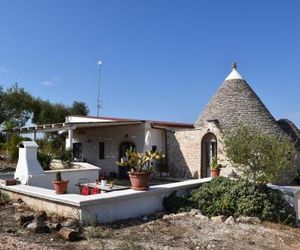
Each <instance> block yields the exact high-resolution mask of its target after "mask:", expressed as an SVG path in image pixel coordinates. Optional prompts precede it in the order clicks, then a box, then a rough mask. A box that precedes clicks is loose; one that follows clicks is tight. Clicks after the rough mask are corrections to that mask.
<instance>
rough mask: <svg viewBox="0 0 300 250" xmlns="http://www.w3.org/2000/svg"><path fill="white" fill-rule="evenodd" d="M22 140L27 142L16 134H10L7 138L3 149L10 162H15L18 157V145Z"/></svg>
mask: <svg viewBox="0 0 300 250" xmlns="http://www.w3.org/2000/svg"><path fill="white" fill-rule="evenodd" d="M24 140H28V139H26V138H23V137H21V136H19V135H17V134H11V135H10V136H9V139H8V141H7V142H6V143H5V144H4V147H5V149H6V151H7V153H8V159H9V161H10V162H17V160H18V157H19V149H18V144H19V143H20V142H21V141H24Z"/></svg>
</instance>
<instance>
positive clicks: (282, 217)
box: [190, 177, 296, 225]
mask: <svg viewBox="0 0 300 250" xmlns="http://www.w3.org/2000/svg"><path fill="white" fill-rule="evenodd" d="M190 202H192V204H193V205H192V206H193V207H195V208H198V209H200V210H201V211H202V212H203V213H204V214H205V215H207V216H216V215H219V214H223V215H225V216H235V217H238V216H241V215H243V216H255V217H258V218H260V219H261V220H267V221H273V222H279V223H283V224H289V225H293V224H295V222H296V215H295V211H294V209H293V208H292V207H291V205H290V204H289V203H288V201H287V200H286V199H285V198H284V197H283V195H282V193H281V192H280V191H279V190H274V189H271V188H269V187H268V186H267V185H264V184H255V183H253V182H250V181H247V180H238V181H232V180H230V179H228V178H224V177H219V178H216V179H214V180H212V181H211V182H210V183H205V184H203V185H202V186H201V187H200V188H198V189H197V190H194V191H193V192H192V194H191V197H190Z"/></svg>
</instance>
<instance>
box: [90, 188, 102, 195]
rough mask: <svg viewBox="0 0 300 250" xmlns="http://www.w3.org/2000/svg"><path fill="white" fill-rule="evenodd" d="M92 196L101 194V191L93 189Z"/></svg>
mask: <svg viewBox="0 0 300 250" xmlns="http://www.w3.org/2000/svg"><path fill="white" fill-rule="evenodd" d="M92 194H101V190H100V189H99V188H97V187H94V188H93V190H92Z"/></svg>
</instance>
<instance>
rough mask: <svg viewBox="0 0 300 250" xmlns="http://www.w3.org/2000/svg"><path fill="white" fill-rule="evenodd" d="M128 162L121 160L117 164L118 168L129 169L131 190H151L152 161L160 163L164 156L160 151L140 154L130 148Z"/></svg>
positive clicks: (127, 154) (127, 153) (127, 155)
mask: <svg viewBox="0 0 300 250" xmlns="http://www.w3.org/2000/svg"><path fill="white" fill-rule="evenodd" d="M126 157H127V160H126V161H124V159H123V158H121V161H120V162H116V164H117V165H118V166H121V167H129V169H130V172H128V175H129V178H130V182H131V188H132V189H134V190H147V189H149V184H148V183H149V180H150V177H151V174H152V170H153V169H152V164H151V162H152V161H158V160H160V159H162V158H164V157H165V156H164V154H163V153H161V152H158V151H152V150H150V151H147V152H145V153H139V152H137V151H136V150H135V149H132V148H130V149H129V150H127V152H126Z"/></svg>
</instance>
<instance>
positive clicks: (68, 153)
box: [58, 149, 73, 168]
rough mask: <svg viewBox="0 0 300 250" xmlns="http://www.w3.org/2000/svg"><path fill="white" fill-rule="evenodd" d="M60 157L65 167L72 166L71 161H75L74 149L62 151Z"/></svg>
mask: <svg viewBox="0 0 300 250" xmlns="http://www.w3.org/2000/svg"><path fill="white" fill-rule="evenodd" d="M58 159H60V160H61V162H62V164H63V165H64V167H65V168H70V167H71V162H72V161H73V151H72V149H66V150H63V151H61V152H60V154H59V155H58Z"/></svg>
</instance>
